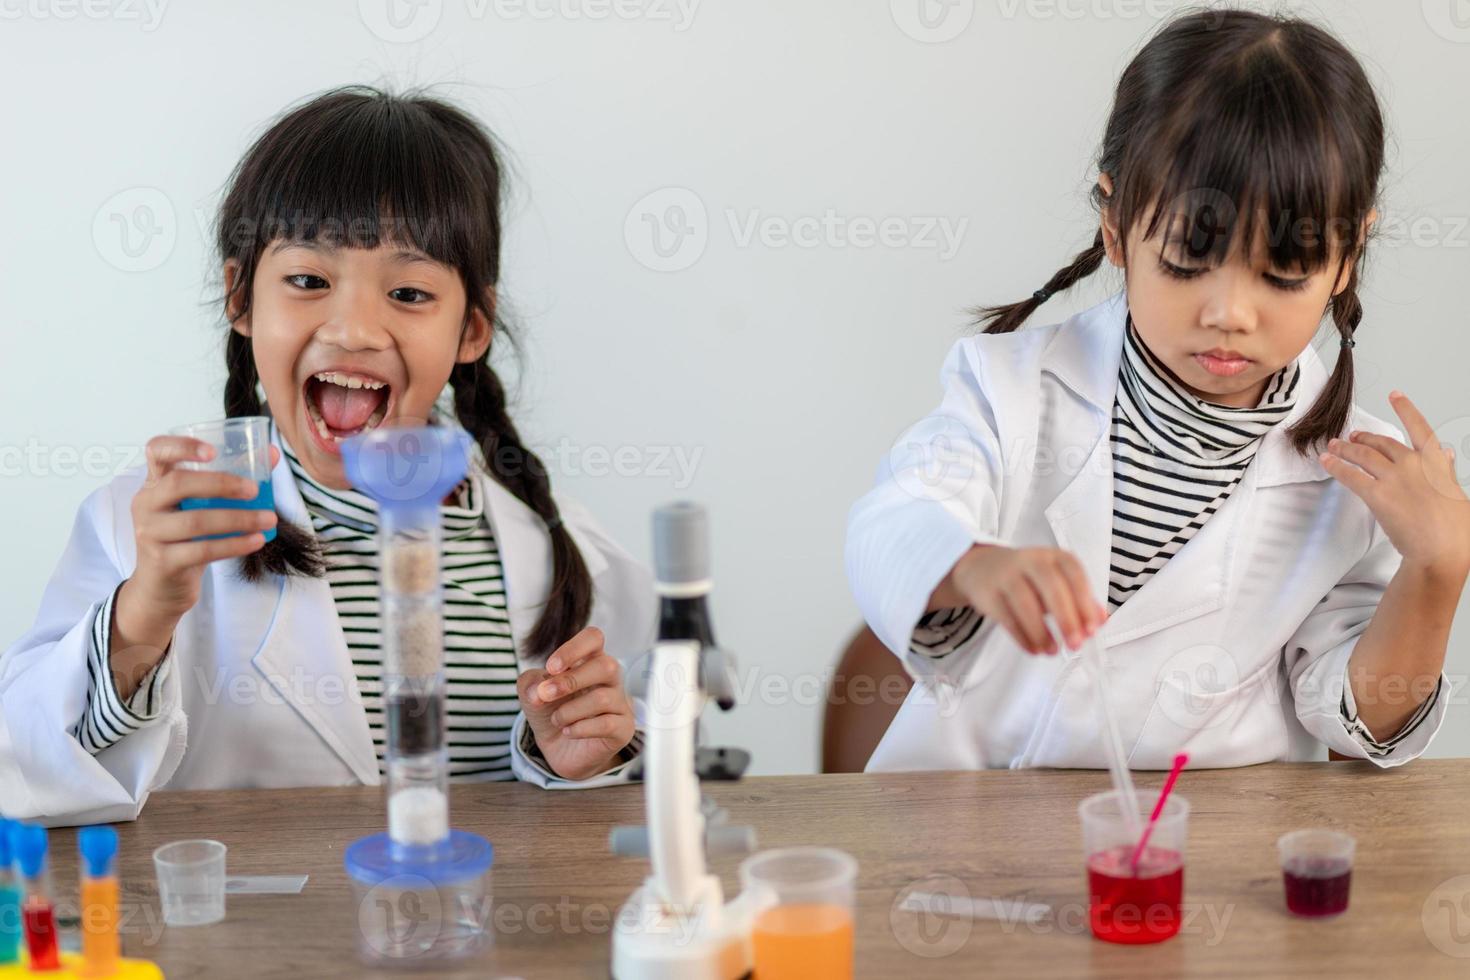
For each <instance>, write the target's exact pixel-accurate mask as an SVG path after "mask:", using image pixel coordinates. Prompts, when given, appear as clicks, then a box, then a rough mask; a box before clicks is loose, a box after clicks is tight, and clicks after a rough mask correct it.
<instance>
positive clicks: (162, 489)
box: [154, 470, 260, 510]
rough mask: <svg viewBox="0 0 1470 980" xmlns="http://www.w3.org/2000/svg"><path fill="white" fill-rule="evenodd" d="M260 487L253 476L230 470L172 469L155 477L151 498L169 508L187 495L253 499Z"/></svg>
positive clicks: (163, 507) (164, 507)
mask: <svg viewBox="0 0 1470 980" xmlns="http://www.w3.org/2000/svg"><path fill="white" fill-rule="evenodd" d="M259 493H260V487H258V486H256V484H255V481H254V480H250V479H247V478H245V477H243V476H238V475H236V474H234V473H219V472H215V471H212V470H172V471H170V472H168V473H165V474H164V475H163V476H162V478H160V479H159V481H158V494H157V498H156V500H155V501H154V502H155V503H156V504H157V505H158V506H159V507H160V508H162V509H163V510H173V509H174V508H176V507H178V505H179V502H180V501H183V500H186V499H189V498H195V499H206V498H209V497H226V498H228V499H230V500H254V499H255V497H256V495H257V494H259Z"/></svg>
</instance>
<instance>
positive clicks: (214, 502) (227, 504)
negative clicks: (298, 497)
mask: <svg viewBox="0 0 1470 980" xmlns="http://www.w3.org/2000/svg"><path fill="white" fill-rule="evenodd" d="M256 486H258V487H259V488H260V489H259V490H257V491H256V493H255V497H254V499H252V500H241V499H240V498H239V497H185V498H184V499H183V500H180V501H179V510H203V509H205V508H207V507H218V508H220V509H221V510H275V509H276V495H275V493H274V492H273V491H272V490H271V481H270V480H262V481H260V482H259V483H257V484H256ZM262 533H264V534H265V539H266V540H267V541H274V540H275V539H276V529H275V528H273V527H268V528H266V529H265V531H264V532H262ZM239 536H240V535H239V534H202V535H200V536H199V537H197V538H195V539H194V540H195V541H213V540H214V539H215V538H238V537H239Z"/></svg>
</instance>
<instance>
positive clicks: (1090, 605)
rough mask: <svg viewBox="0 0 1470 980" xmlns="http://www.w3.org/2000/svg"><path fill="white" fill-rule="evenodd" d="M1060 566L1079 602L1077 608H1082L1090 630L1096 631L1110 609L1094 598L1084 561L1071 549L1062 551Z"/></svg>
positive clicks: (1074, 598)
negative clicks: (1083, 564)
mask: <svg viewBox="0 0 1470 980" xmlns="http://www.w3.org/2000/svg"><path fill="white" fill-rule="evenodd" d="M1060 568H1061V570H1062V574H1063V575H1064V576H1066V579H1067V584H1068V585H1070V586H1071V587H1072V597H1073V600H1074V601H1075V602H1076V603H1077V608H1078V609H1080V610H1082V614H1083V618H1084V619H1085V621H1086V626H1087V630H1088V632H1089V633H1090V632H1093V631H1095V630H1096V629H1097V628H1098V627H1099V626H1101V625H1102V624H1103V623H1104V622H1106V621H1107V618H1108V611H1107V609H1105V608H1104V607H1103V605H1102V603H1100V602H1098V601H1097V599H1095V598H1093V595H1092V584H1091V583H1090V582H1088V581H1087V572H1086V571H1085V570H1084V569H1083V568H1082V562H1080V561H1078V560H1077V556H1076V555H1074V554H1072V553H1071V552H1070V551H1065V552H1062V557H1061V563H1060Z"/></svg>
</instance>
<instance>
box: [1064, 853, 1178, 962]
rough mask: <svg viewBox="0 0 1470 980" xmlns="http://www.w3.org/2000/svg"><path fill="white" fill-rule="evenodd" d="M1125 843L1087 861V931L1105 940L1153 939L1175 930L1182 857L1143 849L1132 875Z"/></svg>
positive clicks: (1165, 936)
mask: <svg viewBox="0 0 1470 980" xmlns="http://www.w3.org/2000/svg"><path fill="white" fill-rule="evenodd" d="M1132 857H1133V848H1132V847H1131V846H1129V845H1126V844H1121V845H1119V846H1117V847H1113V848H1109V849H1108V850H1106V851H1098V852H1097V853H1096V854H1094V855H1092V857H1090V858H1088V859H1087V890H1088V909H1087V912H1088V919H1089V922H1090V924H1091V926H1092V934H1093V935H1094V936H1096V937H1097V938H1099V939H1103V940H1106V941H1107V942H1110V943H1157V942H1161V941H1163V940H1165V939H1168V938H1169V937H1170V936H1172V935H1174V934H1175V933H1177V932H1178V931H1179V903H1180V901H1181V900H1182V899H1183V897H1184V860H1183V858H1182V857H1181V855H1180V854H1179V852H1178V851H1170V850H1167V849H1165V848H1162V847H1149V848H1145V849H1144V852H1143V857H1142V859H1141V860H1140V861H1139V862H1138V874H1137V876H1136V877H1135V876H1134V873H1133V870H1132V868H1131V867H1130V861H1131V859H1132Z"/></svg>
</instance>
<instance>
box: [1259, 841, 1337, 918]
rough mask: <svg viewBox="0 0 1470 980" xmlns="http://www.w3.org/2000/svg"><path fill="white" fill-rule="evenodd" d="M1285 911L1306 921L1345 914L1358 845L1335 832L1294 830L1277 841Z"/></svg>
mask: <svg viewBox="0 0 1470 980" xmlns="http://www.w3.org/2000/svg"><path fill="white" fill-rule="evenodd" d="M1276 850H1277V852H1278V854H1279V855H1280V858H1281V878H1282V883H1283V885H1284V887H1285V890H1286V907H1287V908H1288V909H1290V910H1291V911H1292V912H1293V913H1294V914H1296V915H1301V916H1306V917H1307V918H1314V919H1315V918H1322V917H1324V916H1329V915H1337V914H1338V913H1340V912H1346V911H1347V907H1348V893H1349V892H1350V891H1351V890H1352V884H1353V856H1354V854H1355V853H1356V851H1357V842H1356V841H1355V840H1353V838H1352V836H1351V835H1349V834H1344V833H1341V832H1339V831H1336V830H1320V829H1308V830H1293V831H1292V832H1291V833H1289V834H1283V835H1282V836H1281V838H1280V839H1279V840H1277V841H1276Z"/></svg>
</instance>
